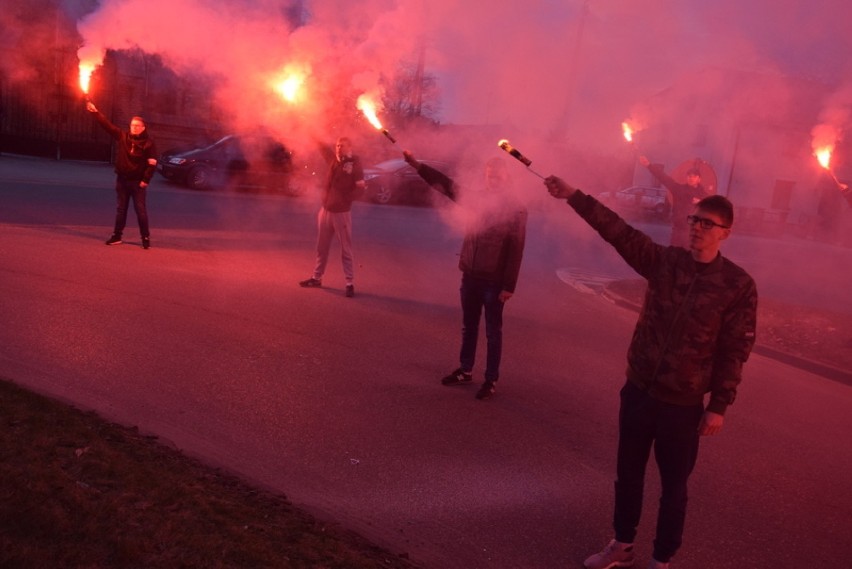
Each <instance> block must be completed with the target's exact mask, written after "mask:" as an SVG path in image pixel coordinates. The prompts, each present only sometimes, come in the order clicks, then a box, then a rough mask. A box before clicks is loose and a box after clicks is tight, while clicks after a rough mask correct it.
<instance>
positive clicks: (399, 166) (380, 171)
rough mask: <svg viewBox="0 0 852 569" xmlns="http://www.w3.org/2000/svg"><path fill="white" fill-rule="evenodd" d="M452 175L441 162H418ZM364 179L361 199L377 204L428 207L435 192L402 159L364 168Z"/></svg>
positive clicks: (447, 166)
mask: <svg viewBox="0 0 852 569" xmlns="http://www.w3.org/2000/svg"><path fill="white" fill-rule="evenodd" d="M420 162H422V163H423V164H428V165H429V166H432V167H433V168H435V169H437V170H440V171H441V172H443V173H444V174H447V175H448V176H452V174H451V172H450V166H449V165H448V164H446V163H444V162H436V161H433V160H421V161H420ZM364 180H365V181H366V182H367V190H366V192H365V193H364V199H366V200H368V201H371V202H374V203H380V204H389V203H397V204H410V205H432V203H433V200H434V199H435V196H436V194H438V192H436V191H435V190H433V189H432V188H431V187H429V185H428V184H427V183H426V182H424V181H423V178H421V177H420V175H419V174H418V173H417V171H416V170H415V169H414V168H412V167H411V166H410V165H409V164H408V163H407V162H406V161H405V160H403V159H401V158H398V159H393V160H385V161H384V162H380V163H379V164H376V165H375V166H370V167H367V168H364Z"/></svg>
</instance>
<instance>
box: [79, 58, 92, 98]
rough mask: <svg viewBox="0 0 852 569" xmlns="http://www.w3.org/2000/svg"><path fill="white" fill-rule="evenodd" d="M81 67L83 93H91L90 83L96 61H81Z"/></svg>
mask: <svg viewBox="0 0 852 569" xmlns="http://www.w3.org/2000/svg"><path fill="white" fill-rule="evenodd" d="M79 69H80V89H82V90H83V94H84V95H87V96H88V94H89V83H90V82H91V80H92V73H94V72H95V64H94V63H86V62H83V61H81V62H80V65H79Z"/></svg>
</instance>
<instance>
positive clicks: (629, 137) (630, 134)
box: [621, 121, 633, 142]
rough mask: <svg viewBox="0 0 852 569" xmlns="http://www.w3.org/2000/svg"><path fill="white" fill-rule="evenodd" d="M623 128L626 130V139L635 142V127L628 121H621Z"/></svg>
mask: <svg viewBox="0 0 852 569" xmlns="http://www.w3.org/2000/svg"><path fill="white" fill-rule="evenodd" d="M621 130H623V131H624V139H625V140H626V141H627V142H633V128H631V126H630V125H629V124H628V123H627V122H626V121H625V122H623V123H621Z"/></svg>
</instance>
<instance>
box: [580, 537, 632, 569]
mask: <svg viewBox="0 0 852 569" xmlns="http://www.w3.org/2000/svg"><path fill="white" fill-rule="evenodd" d="M633 560H634V556H633V544H632V543H621V542H620V541H615V540H614V539H613V540H612V541H610V542H609V543H608V544H607V546H606V547H604V548H603V551H601V552H600V553H595V554H594V555H592V556H591V557H589V558H588V559H586V560H585V561H584V562H583V567H585V568H586V569H610V568H611V567H632V566H633Z"/></svg>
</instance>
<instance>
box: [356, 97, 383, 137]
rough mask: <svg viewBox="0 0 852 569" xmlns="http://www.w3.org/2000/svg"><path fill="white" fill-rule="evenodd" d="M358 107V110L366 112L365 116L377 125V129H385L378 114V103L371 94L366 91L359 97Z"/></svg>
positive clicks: (372, 123)
mask: <svg viewBox="0 0 852 569" xmlns="http://www.w3.org/2000/svg"><path fill="white" fill-rule="evenodd" d="M357 107H358V110H360V111H361V112H362V113H364V116H365V117H367V120H368V121H370V124H371V125H373V126H374V127H376V130H383V127H382V122H381V121H380V120H379V117H378V116H377V115H376V103H374V102H373V100H372V99H371V98H370V96H369V95H367V94H366V93H364V94H362V95H361V96H360V97H358V102H357Z"/></svg>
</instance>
